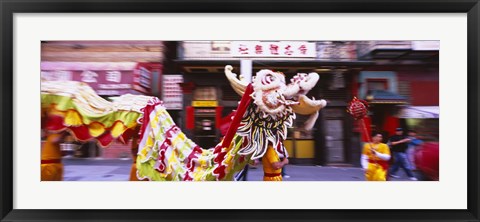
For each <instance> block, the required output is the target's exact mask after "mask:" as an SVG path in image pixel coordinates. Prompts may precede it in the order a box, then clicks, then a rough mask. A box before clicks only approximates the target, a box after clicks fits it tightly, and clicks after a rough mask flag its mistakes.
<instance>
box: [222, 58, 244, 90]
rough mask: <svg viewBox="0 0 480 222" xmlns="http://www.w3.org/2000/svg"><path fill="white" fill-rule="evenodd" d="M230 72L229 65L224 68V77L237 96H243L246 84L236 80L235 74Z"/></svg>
mask: <svg viewBox="0 0 480 222" xmlns="http://www.w3.org/2000/svg"><path fill="white" fill-rule="evenodd" d="M232 70H233V67H232V66H231V65H227V66H225V76H226V77H227V79H228V81H230V85H231V86H232V88H233V90H235V92H236V93H238V95H240V96H243V93H245V89H246V88H247V85H248V84H247V83H244V82H241V81H240V80H239V79H237V74H235V73H233V72H232Z"/></svg>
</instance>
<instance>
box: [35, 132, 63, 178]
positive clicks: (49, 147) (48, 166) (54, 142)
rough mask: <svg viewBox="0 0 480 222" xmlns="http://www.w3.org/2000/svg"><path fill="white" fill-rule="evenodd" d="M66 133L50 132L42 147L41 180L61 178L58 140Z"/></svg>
mask: <svg viewBox="0 0 480 222" xmlns="http://www.w3.org/2000/svg"><path fill="white" fill-rule="evenodd" d="M67 135H68V133H67V132H63V133H51V134H49V135H48V136H47V140H46V142H45V143H44V144H43V147H42V160H41V179H42V181H61V180H63V164H62V151H61V150H60V142H62V140H63V139H64V138H65V137H66V136H67Z"/></svg>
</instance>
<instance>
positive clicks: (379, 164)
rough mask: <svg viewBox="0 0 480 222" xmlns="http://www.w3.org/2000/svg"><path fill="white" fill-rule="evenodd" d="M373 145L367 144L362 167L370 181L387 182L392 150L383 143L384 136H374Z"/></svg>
mask: <svg viewBox="0 0 480 222" xmlns="http://www.w3.org/2000/svg"><path fill="white" fill-rule="evenodd" d="M372 141H373V143H365V145H364V146H363V152H362V159H361V163H362V167H363V169H364V170H365V179H366V180H368V181H386V180H387V170H388V160H390V148H388V145H387V144H385V143H382V134H380V133H376V134H374V135H373V136H372Z"/></svg>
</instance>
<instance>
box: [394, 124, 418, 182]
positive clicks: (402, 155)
mask: <svg viewBox="0 0 480 222" xmlns="http://www.w3.org/2000/svg"><path fill="white" fill-rule="evenodd" d="M411 141H412V140H411V139H409V138H407V137H406V136H405V135H404V133H403V129H402V128H397V129H396V130H395V135H393V136H392V137H391V138H390V140H389V143H390V144H391V147H392V152H393V165H392V167H391V168H390V170H389V174H390V177H393V178H400V176H398V175H396V173H397V171H398V169H400V168H402V169H403V170H404V171H405V173H406V174H407V176H408V178H409V179H410V180H417V178H416V177H415V176H414V175H413V172H412V171H411V170H410V166H408V162H407V154H406V150H407V148H408V143H410V142H411Z"/></svg>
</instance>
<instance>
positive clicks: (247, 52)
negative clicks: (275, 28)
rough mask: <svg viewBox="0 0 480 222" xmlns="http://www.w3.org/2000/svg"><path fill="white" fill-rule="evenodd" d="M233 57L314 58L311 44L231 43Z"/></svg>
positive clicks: (313, 47)
mask: <svg viewBox="0 0 480 222" xmlns="http://www.w3.org/2000/svg"><path fill="white" fill-rule="evenodd" d="M230 44H231V47H230V54H231V55H232V56H234V57H291V58H295V57H312V58H313V57H316V49H315V43H313V42H254V41H251V42H231V43H230Z"/></svg>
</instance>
